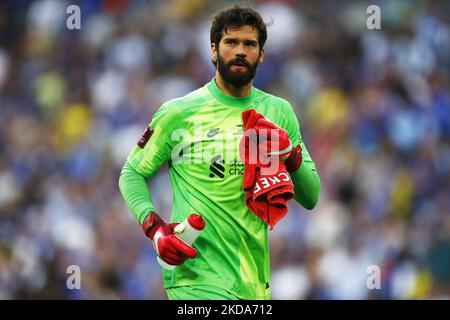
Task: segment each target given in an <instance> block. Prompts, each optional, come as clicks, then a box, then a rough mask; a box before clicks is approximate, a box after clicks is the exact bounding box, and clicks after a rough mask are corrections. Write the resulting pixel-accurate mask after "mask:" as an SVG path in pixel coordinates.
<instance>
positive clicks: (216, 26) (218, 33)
mask: <svg viewBox="0 0 450 320" xmlns="http://www.w3.org/2000/svg"><path fill="white" fill-rule="evenodd" d="M245 25H249V26H252V27H253V28H255V29H256V30H258V43H259V48H260V50H261V49H262V48H263V47H264V44H265V43H266V40H267V25H266V23H265V22H264V21H263V19H262V17H261V15H260V14H259V13H258V12H256V11H255V10H253V9H252V8H250V7H249V6H245V7H244V6H240V5H235V6H233V7H229V8H225V9H222V10H219V11H218V12H216V13H215V14H214V15H213V16H212V25H211V32H210V40H211V45H212V44H213V43H214V44H215V46H216V48H218V47H219V42H220V39H222V32H223V31H225V32H226V31H227V29H228V28H229V27H242V26H245Z"/></svg>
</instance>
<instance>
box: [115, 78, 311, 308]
mask: <svg viewBox="0 0 450 320" xmlns="http://www.w3.org/2000/svg"><path fill="white" fill-rule="evenodd" d="M250 108H253V109H255V110H256V111H257V112H259V113H261V114H263V115H264V116H265V117H267V118H268V119H270V120H271V121H272V122H274V123H276V124H277V125H279V126H280V127H282V128H284V129H285V130H286V131H287V132H288V134H289V137H290V139H291V141H292V144H293V145H294V146H296V145H298V144H300V145H301V147H302V156H303V162H302V165H301V166H300V168H299V169H298V170H297V171H296V172H295V173H292V174H291V178H292V180H293V183H294V187H295V199H296V200H297V201H298V202H299V203H301V204H302V205H303V206H304V207H306V208H312V207H314V205H315V203H316V202H317V199H318V195H319V189H320V182H319V177H318V174H317V171H316V169H315V165H314V163H313V161H312V160H311V157H310V155H309V153H308V151H307V149H306V147H305V145H304V143H303V141H302V139H301V135H300V128H299V123H298V120H297V118H296V116H295V114H294V111H293V109H292V107H291V106H290V104H289V103H288V102H287V101H286V100H283V99H281V98H278V97H275V96H273V95H271V94H268V93H265V92H263V91H261V90H259V89H257V88H255V87H252V88H251V92H250V94H249V95H248V96H247V97H244V98H237V97H232V96H229V95H226V94H225V93H223V92H222V91H221V90H220V89H219V88H218V87H217V85H216V83H215V80H214V79H213V80H211V82H209V83H208V84H206V85H205V86H203V87H202V88H200V89H198V90H196V91H193V92H191V93H189V94H187V95H186V96H184V97H181V98H177V99H173V100H170V101H168V102H167V103H164V104H163V105H162V106H161V107H160V108H159V109H158V110H157V112H156V113H155V114H154V116H153V119H152V121H151V123H150V125H149V127H150V128H151V129H152V135H151V137H150V138H149V140H148V141H145V140H144V141H143V142H144V143H145V145H144V143H142V144H140V146H136V147H135V148H134V149H133V151H132V152H131V153H130V155H129V157H128V159H127V162H126V164H125V165H124V167H123V169H122V173H121V177H120V180H119V185H120V189H121V192H122V194H123V196H124V199H125V201H126V202H127V204H128V206H129V207H130V209H131V211H132V212H133V214H134V216H135V217H136V219H137V220H138V221H139V223H142V221H143V220H144V218H145V216H146V215H148V214H149V212H151V211H155V212H158V210H157V209H156V208H154V206H153V202H152V200H151V196H150V194H149V190H148V187H147V184H146V179H148V178H151V177H152V176H153V175H155V174H156V173H157V171H158V170H159V169H160V167H161V166H162V165H163V164H164V163H166V162H167V163H168V165H169V173H170V179H171V183H172V188H173V210H172V216H171V221H172V222H181V221H183V220H184V219H186V218H187V216H188V215H189V214H190V213H197V214H200V215H202V216H203V218H204V219H205V221H206V227H205V229H204V230H203V232H202V233H201V234H200V236H199V237H198V238H197V240H196V241H195V243H194V246H195V247H196V249H197V251H198V257H197V258H195V259H188V260H186V262H185V263H184V264H183V265H181V266H177V267H176V268H174V269H173V270H165V269H164V271H163V278H164V286H165V287H166V288H173V287H179V286H186V285H190V286H193V285H211V286H216V287H219V288H221V289H224V290H226V291H228V292H230V293H232V294H233V295H235V296H236V297H238V298H241V299H269V298H270V259H269V249H268V235H267V233H268V228H267V224H266V223H265V222H263V221H262V220H261V219H260V218H258V217H257V216H256V215H255V214H254V213H252V212H251V211H250V210H249V209H248V208H247V207H246V205H245V201H244V195H245V193H244V191H243V189H242V177H243V173H244V166H243V163H242V162H241V160H240V158H239V141H240V139H241V137H242V135H243V133H244V132H243V123H242V112H243V111H244V110H247V109H250ZM147 138H148V137H147ZM141 142H142V141H141Z"/></svg>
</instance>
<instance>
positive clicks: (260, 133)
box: [239, 109, 294, 230]
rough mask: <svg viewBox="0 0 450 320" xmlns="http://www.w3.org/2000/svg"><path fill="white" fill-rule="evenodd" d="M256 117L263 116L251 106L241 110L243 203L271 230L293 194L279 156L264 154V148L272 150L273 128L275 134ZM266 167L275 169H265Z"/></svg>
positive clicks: (292, 187) (240, 153)
mask: <svg viewBox="0 0 450 320" xmlns="http://www.w3.org/2000/svg"><path fill="white" fill-rule="evenodd" d="M258 119H265V118H264V116H263V115H261V114H259V113H257V112H256V111H255V110H253V109H249V110H246V111H244V112H243V113H242V120H243V122H244V130H245V134H244V136H243V137H242V139H241V141H240V144H239V156H240V158H241V160H242V162H243V163H244V164H245V170H244V178H243V183H242V187H243V189H244V191H245V203H246V205H247V207H248V208H249V209H250V211H252V212H253V213H254V214H256V215H257V216H258V217H260V218H261V219H262V220H263V221H264V222H266V223H267V224H268V225H269V227H270V230H272V229H273V227H274V226H275V224H276V223H277V222H278V221H279V220H280V219H281V218H283V217H284V216H285V215H286V213H287V210H288V207H287V201H288V200H290V199H291V198H293V197H294V185H293V184H292V181H291V177H290V175H289V173H288V172H287V170H286V166H285V165H284V163H283V161H281V160H280V159H279V157H275V158H271V161H268V159H267V158H266V157H265V155H266V154H267V152H268V151H276V150H270V148H271V146H270V137H271V136H275V134H276V132H273V131H272V133H275V134H272V135H271V133H270V131H269V132H268V130H267V129H268V128H264V126H261V123H263V124H264V123H265V121H260V122H258ZM267 140H269V141H267ZM279 147H280V149H283V148H284V147H286V146H279ZM274 159H276V160H275V161H276V163H273V161H274ZM270 168H272V169H275V170H268V169H270Z"/></svg>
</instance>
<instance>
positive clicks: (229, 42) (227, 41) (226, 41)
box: [225, 39, 237, 44]
mask: <svg viewBox="0 0 450 320" xmlns="http://www.w3.org/2000/svg"><path fill="white" fill-rule="evenodd" d="M225 43H226V44H236V43H237V41H236V40H235V39H226V40H225Z"/></svg>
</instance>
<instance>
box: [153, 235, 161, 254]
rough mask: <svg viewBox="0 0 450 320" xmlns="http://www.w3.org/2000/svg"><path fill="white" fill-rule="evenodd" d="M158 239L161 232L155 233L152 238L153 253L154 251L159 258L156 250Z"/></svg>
mask: <svg viewBox="0 0 450 320" xmlns="http://www.w3.org/2000/svg"><path fill="white" fill-rule="evenodd" d="M159 238H162V234H161V231H157V232H156V233H155V236H154V237H153V245H154V247H155V251H156V254H157V255H158V256H159V250H158V240H159Z"/></svg>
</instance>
